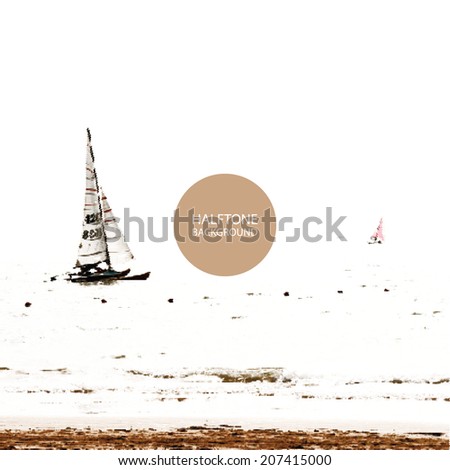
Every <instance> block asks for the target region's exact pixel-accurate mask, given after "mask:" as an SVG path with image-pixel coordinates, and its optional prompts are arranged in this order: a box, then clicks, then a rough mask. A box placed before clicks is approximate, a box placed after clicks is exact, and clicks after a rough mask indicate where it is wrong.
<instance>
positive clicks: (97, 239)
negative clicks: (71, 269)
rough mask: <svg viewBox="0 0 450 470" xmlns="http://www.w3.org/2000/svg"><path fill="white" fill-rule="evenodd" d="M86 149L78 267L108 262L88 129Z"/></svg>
mask: <svg viewBox="0 0 450 470" xmlns="http://www.w3.org/2000/svg"><path fill="white" fill-rule="evenodd" d="M86 150H87V152H86V193H85V197H84V212H83V215H84V217H83V230H82V234H81V242H80V245H79V247H78V259H77V263H76V266H78V267H81V266H86V265H91V264H94V265H95V264H98V263H101V262H106V263H107V264H109V256H108V249H107V246H106V236H105V230H104V226H103V221H102V211H101V207H100V204H99V195H98V183H97V176H96V173H95V168H94V158H93V154H92V148H91V136H90V133H89V129H88V141H87V149H86Z"/></svg>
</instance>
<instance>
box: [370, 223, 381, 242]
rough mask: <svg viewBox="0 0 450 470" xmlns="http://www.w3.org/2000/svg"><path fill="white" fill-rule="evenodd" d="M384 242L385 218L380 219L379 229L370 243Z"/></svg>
mask: <svg viewBox="0 0 450 470" xmlns="http://www.w3.org/2000/svg"><path fill="white" fill-rule="evenodd" d="M383 242H384V235H383V217H382V218H381V219H380V222H379V224H378V227H377V229H376V230H375V232H374V233H373V235H372V236H371V237H370V241H369V243H383Z"/></svg>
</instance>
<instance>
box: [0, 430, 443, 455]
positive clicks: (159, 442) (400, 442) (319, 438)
mask: <svg viewBox="0 0 450 470" xmlns="http://www.w3.org/2000/svg"><path fill="white" fill-rule="evenodd" d="M449 443H450V442H449V438H448V436H445V434H444V433H423V434H419V433H416V434H393V433H387V434H383V433H378V432H361V431H340V430H337V429H328V430H324V429H315V430H313V431H282V430H279V429H253V430H244V429H242V428H239V427H233V426H226V425H223V426H221V427H203V426H191V427H189V428H178V429H176V430H173V431H168V432H167V431H156V430H154V429H109V430H105V431H103V430H92V429H77V428H66V429H41V430H38V429H29V430H7V429H4V430H0V450H63V449H67V450H75V449H77V450H89V449H91V450H94V449H97V450H146V449H149V450H150V449H160V450H220V449H222V450H225V449H242V450H283V449H310V450H314V449H322V450H376V449H379V450H381V449H383V450H387V449H392V450H430V449H433V450H448V449H449Z"/></svg>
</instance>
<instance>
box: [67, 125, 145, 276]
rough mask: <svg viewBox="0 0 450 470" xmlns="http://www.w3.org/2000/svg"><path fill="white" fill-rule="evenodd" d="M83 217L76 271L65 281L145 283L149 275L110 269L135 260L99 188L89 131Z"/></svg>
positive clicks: (128, 270) (88, 132)
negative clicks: (133, 281) (139, 281)
mask: <svg viewBox="0 0 450 470" xmlns="http://www.w3.org/2000/svg"><path fill="white" fill-rule="evenodd" d="M83 215H84V217H83V229H82V234H81V241H80V244H79V246H78V258H77V262H76V265H75V269H77V271H76V272H73V273H69V275H68V277H67V280H69V281H72V282H102V281H115V280H146V279H148V277H149V276H150V272H146V273H143V274H137V275H129V274H130V269H125V270H123V271H116V270H115V269H114V268H113V266H114V265H117V264H121V265H123V264H126V263H127V262H129V261H131V260H132V259H133V258H134V256H133V254H132V253H131V251H130V248H129V247H128V244H127V243H126V241H125V239H124V237H123V235H122V232H121V231H120V229H119V226H118V224H117V220H116V218H115V217H114V214H113V212H112V209H111V206H110V205H109V203H108V200H107V198H106V196H105V193H104V192H103V190H102V188H101V187H100V186H99V183H98V178H97V171H96V169H95V165H94V152H93V150H92V145H91V133H90V131H89V129H87V151H86V192H85V199H84V213H83Z"/></svg>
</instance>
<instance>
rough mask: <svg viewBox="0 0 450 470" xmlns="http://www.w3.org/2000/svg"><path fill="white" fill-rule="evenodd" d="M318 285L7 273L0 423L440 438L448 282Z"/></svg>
mask: <svg viewBox="0 0 450 470" xmlns="http://www.w3.org/2000/svg"><path fill="white" fill-rule="evenodd" d="M44 281H47V282H44ZM317 281H318V280H317V279H311V277H308V276H304V277H303V278H301V279H300V278H299V279H293V280H291V281H290V282H289V285H288V290H287V291H286V290H285V288H286V283H285V282H284V283H283V282H281V280H279V282H277V280H274V281H273V282H271V283H261V284H258V285H255V284H253V285H252V284H248V285H245V284H244V283H243V284H239V283H237V282H236V283H234V284H231V283H228V284H227V285H226V286H225V287H224V284H223V283H220V282H218V281H217V280H211V281H210V282H204V283H203V284H202V285H201V287H200V286H199V284H198V283H194V282H192V283H189V282H186V281H185V282H181V281H180V280H178V279H176V278H174V279H173V280H169V279H164V278H158V277H157V276H154V275H152V276H151V277H150V280H149V281H146V282H127V283H120V282H119V283H116V284H113V285H87V286H80V285H77V284H70V283H67V282H65V281H57V282H49V275H48V274H44V273H36V272H33V273H30V272H28V273H24V270H17V271H16V272H11V271H9V273H8V276H5V275H3V276H2V277H1V278H0V312H1V323H2V341H1V342H2V344H1V355H0V383H1V386H0V416H1V417H3V418H2V419H1V420H0V424H1V426H2V427H23V426H24V427H29V426H30V425H31V424H30V423H32V422H35V423H41V424H42V425H44V426H45V424H47V425H49V424H50V425H55V426H58V424H57V423H60V424H59V425H61V426H63V425H64V426H65V425H70V424H71V423H78V425H83V426H86V425H91V426H98V427H101V426H108V425H111V424H114V423H121V425H128V426H135V427H136V426H146V427H159V428H167V427H170V426H179V425H183V426H184V425H190V424H205V423H216V424H219V423H230V424H240V425H244V426H247V427H248V426H257V427H272V426H276V427H279V428H285V429H286V428H290V429H292V428H298V427H302V426H303V427H308V426H309V427H315V426H319V425H321V424H322V425H323V426H325V427H330V426H333V425H334V426H335V427H341V428H345V429H350V428H351V429H364V430H366V429H378V430H380V429H381V430H386V431H391V430H396V429H397V430H398V429H403V430H407V431H414V430H426V431H433V430H439V431H442V430H444V431H447V429H448V425H447V422H446V413H447V410H448V404H449V403H448V402H449V397H450V383H449V382H450V367H449V365H448V361H447V360H446V358H447V357H448V356H449V346H448V310H447V303H446V298H445V296H444V292H445V290H444V289H443V284H444V280H442V279H441V280H440V281H441V282H436V279H434V278H432V277H427V276H426V275H420V274H419V275H412V274H411V273H410V272H405V271H402V270H386V269H381V268H380V267H379V266H377V265H367V264H361V265H359V266H358V265H353V266H351V267H341V268H336V269H335V270H333V272H330V273H328V275H327V276H321V279H320V282H317ZM338 291H342V293H339V292H338ZM285 293H288V294H289V295H284V294H285ZM169 298H171V299H173V303H169V302H168V299H169ZM102 299H104V300H106V303H102V301H101V300H102ZM27 301H28V302H31V306H30V307H25V302H27ZM102 423H103V424H102ZM108 423H109V424H108Z"/></svg>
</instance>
